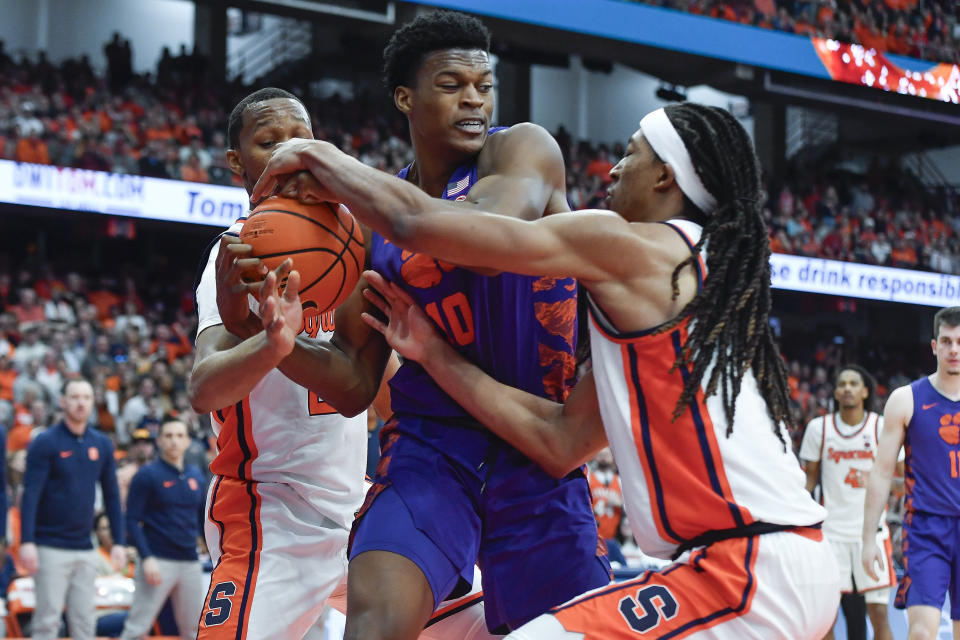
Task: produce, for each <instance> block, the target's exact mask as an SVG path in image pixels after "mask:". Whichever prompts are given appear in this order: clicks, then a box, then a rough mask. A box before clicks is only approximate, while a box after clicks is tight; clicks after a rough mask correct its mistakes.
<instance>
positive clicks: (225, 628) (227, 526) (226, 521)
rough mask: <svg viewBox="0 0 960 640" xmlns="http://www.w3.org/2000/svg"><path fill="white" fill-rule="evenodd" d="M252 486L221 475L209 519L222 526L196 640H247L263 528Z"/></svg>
mask: <svg viewBox="0 0 960 640" xmlns="http://www.w3.org/2000/svg"><path fill="white" fill-rule="evenodd" d="M260 502H261V501H260V495H259V492H258V490H257V483H256V482H244V481H242V480H238V479H236V478H230V477H224V478H221V479H220V480H219V481H218V486H217V491H216V493H215V494H214V496H213V497H211V505H210V510H209V516H210V518H211V519H213V520H214V521H215V522H217V523H218V524H219V525H221V526H222V527H223V529H222V536H221V540H220V554H221V555H220V561H219V562H218V563H217V566H216V567H215V568H214V570H213V573H212V574H211V576H210V587H209V589H208V590H207V597H206V599H205V600H204V605H203V611H202V612H201V613H200V627H199V634H198V635H197V638H198V640H245V639H246V637H247V627H248V625H249V623H250V610H251V608H252V607H253V597H254V592H255V590H256V585H257V577H258V575H259V573H260V551H261V549H262V548H263V528H262V527H261V524H260Z"/></svg>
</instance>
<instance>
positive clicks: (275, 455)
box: [197, 219, 367, 529]
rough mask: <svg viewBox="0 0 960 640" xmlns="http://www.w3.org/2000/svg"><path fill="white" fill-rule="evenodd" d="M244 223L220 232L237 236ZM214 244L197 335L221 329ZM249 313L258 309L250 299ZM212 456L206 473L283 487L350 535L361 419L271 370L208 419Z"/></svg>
mask: <svg viewBox="0 0 960 640" xmlns="http://www.w3.org/2000/svg"><path fill="white" fill-rule="evenodd" d="M242 226H243V219H241V220H239V221H237V222H236V223H235V224H234V225H233V226H231V227H230V229H228V230H227V231H226V233H227V234H232V235H237V234H238V233H239V231H240V228H241V227H242ZM218 250H219V243H216V244H214V246H213V248H212V250H211V251H210V256H209V258H208V260H207V264H206V267H205V268H204V271H203V275H202V276H201V279H200V284H199V285H198V287H197V312H198V314H199V317H200V323H199V326H198V327H197V335H200V333H201V332H202V331H203V330H204V329H207V328H209V327H212V326H215V325H218V324H222V320H221V319H220V313H219V311H218V310H217V283H216V260H217V253H218ZM250 307H251V309H253V311H254V312H256V311H257V309H258V304H257V302H256V300H255V299H254V298H253V297H252V296H251V297H250ZM332 324H333V322H332V313H330V314H326V315H324V316H314V317H312V318H308V319H305V322H304V330H303V332H302V333H301V336H303V335H310V336H311V337H315V338H317V339H320V340H326V339H329V338H330V337H331V336H332V332H333V326H332ZM211 418H212V419H213V427H214V431H215V433H216V434H217V447H218V452H217V456H216V458H215V459H214V461H213V462H212V463H211V464H210V469H211V471H213V472H214V473H217V474H219V475H225V476H230V477H235V478H240V479H241V480H252V481H257V482H282V483H286V484H289V485H290V486H291V487H293V488H294V489H295V490H296V491H297V493H298V494H299V495H300V496H301V497H302V498H303V499H304V500H306V501H307V502H309V503H310V504H312V505H313V506H314V507H315V508H316V509H317V510H318V511H319V512H320V513H322V514H323V515H325V516H326V517H328V518H330V519H331V520H333V521H334V522H336V523H337V524H339V525H341V526H343V527H345V528H347V529H349V528H350V526H351V524H352V522H353V517H354V512H355V511H356V510H357V509H358V508H359V507H360V504H361V502H362V501H363V478H364V471H365V467H366V450H367V449H366V447H367V429H366V423H367V419H366V413H365V412H364V413H361V414H360V415H358V416H355V417H353V418H346V417H344V416H342V415H340V414H339V413H336V410H335V409H333V408H332V407H331V406H330V405H328V404H327V403H325V402H323V401H322V400H321V399H320V398H318V397H317V396H316V394H314V393H312V392H310V391H309V390H308V389H306V388H305V387H302V386H300V385H299V384H297V383H295V382H293V381H292V380H290V379H289V378H287V377H286V376H285V375H284V374H283V373H281V372H280V370H279V369H273V370H272V371H270V372H269V373H268V374H267V375H266V376H264V377H263V379H262V380H260V382H259V383H257V385H256V386H255V387H254V388H253V390H252V391H251V392H250V394H249V395H248V396H247V397H246V398H244V399H243V400H242V401H240V402H238V403H237V404H236V405H234V406H232V407H225V408H223V409H221V410H219V411H215V412H214V413H212V414H211Z"/></svg>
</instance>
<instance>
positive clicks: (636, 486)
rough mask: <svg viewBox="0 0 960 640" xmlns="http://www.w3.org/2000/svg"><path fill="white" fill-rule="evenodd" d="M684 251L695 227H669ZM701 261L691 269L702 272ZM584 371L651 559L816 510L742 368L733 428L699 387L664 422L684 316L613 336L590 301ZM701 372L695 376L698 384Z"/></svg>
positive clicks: (675, 390)
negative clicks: (667, 325)
mask: <svg viewBox="0 0 960 640" xmlns="http://www.w3.org/2000/svg"><path fill="white" fill-rule="evenodd" d="M668 224H670V226H672V227H674V228H675V229H676V230H677V231H678V232H679V233H680V234H681V236H683V237H684V239H685V240H686V241H687V243H688V245H689V246H690V248H691V249H692V248H693V247H694V245H695V244H696V242H697V240H698V239H699V238H700V233H701V228H700V226H699V225H696V224H694V223H691V222H688V221H671V222H670V223H668ZM705 265H706V260H705V255H703V254H701V255H700V256H699V264H698V265H697V266H698V270H699V272H700V274H701V278H702V277H703V274H704V273H705V269H706V267H705ZM590 315H591V323H590V340H591V343H590V344H591V353H592V356H593V373H594V376H595V378H596V385H597V397H598V399H599V403H600V413H601V417H602V419H603V425H604V428H605V430H606V432H607V438H608V440H609V441H610V448H611V450H612V451H613V455H614V458H615V459H616V462H617V467H618V469H619V471H620V482H621V486H622V487H623V498H624V506H625V508H626V511H627V515H628V517H629V519H630V524H631V527H632V528H633V534H634V537H635V538H636V540H637V544H638V545H639V546H640V548H641V549H643V550H644V552H646V553H648V554H650V555H653V556H656V557H670V555H671V554H673V552H674V551H675V550H676V549H677V548H678V547H679V546H681V545H683V544H684V543H685V542H687V541H689V540H692V539H694V538H696V537H698V536H701V535H703V534H705V533H707V532H709V531H715V530H726V529H738V528H743V527H745V526H747V525H750V524H753V523H756V522H764V523H770V524H776V525H796V526H806V525H814V524H817V523H819V522H822V521H823V519H824V517H825V515H826V513H825V512H824V509H823V507H821V506H820V505H818V504H817V503H816V502H815V501H814V500H813V499H812V498H811V497H810V495H809V494H808V493H807V492H806V491H805V490H804V475H803V472H802V471H801V470H800V466H799V464H798V463H797V459H796V457H794V455H793V452H792V450H791V447H790V446H789V444H787V445H785V444H784V442H786V443H789V442H790V438H789V436H788V435H787V433H786V428H785V427H783V426H781V427H780V429H779V432H780V437H779V438H778V436H777V434H776V433H775V432H774V425H773V421H772V419H771V418H770V415H769V413H768V412H767V407H766V403H765V402H764V400H763V397H762V396H761V395H760V392H759V390H758V388H757V383H756V380H755V379H754V376H753V373H752V371H747V373H746V374H745V375H744V376H743V382H742V385H741V389H740V393H739V395H738V396H737V398H736V403H735V405H736V413H735V417H734V428H733V433H732V434H731V435H729V436H728V435H727V419H726V417H725V414H724V410H723V402H722V399H721V397H720V394H719V392H718V393H716V394H714V395H712V396H711V397H709V398H705V397H704V391H703V389H702V388H701V389H700V391H699V392H698V393H697V395H696V398H695V399H694V401H693V402H691V404H690V406H688V407H687V408H686V409H684V411H683V413H682V414H681V415H680V416H679V417H678V418H677V419H676V420H674V419H673V417H672V416H673V411H674V407H675V406H676V403H677V400H678V398H679V397H680V393H681V390H682V389H683V385H684V380H685V378H686V377H687V376H688V375H689V371H688V370H687V369H681V368H677V369H673V364H674V361H675V360H676V357H677V353H678V352H679V350H680V349H681V348H682V347H683V345H684V344H686V341H687V336H688V326H689V324H690V318H686V319H684V320H682V321H681V322H680V323H679V324H678V325H677V326H675V327H673V328H672V329H669V330H667V331H657V330H656V329H653V330H649V331H640V332H634V333H622V332H619V331H617V330H616V328H615V327H613V325H612V323H611V322H610V321H609V320H608V319H607V318H606V316H605V315H604V314H603V311H602V310H601V309H600V308H599V307H598V306H597V305H596V304H595V303H594V302H593V301H592V300H591V301H590ZM708 378H709V371H708V372H707V373H706V374H705V375H704V378H703V380H704V384H705V383H706V380H707V379H708Z"/></svg>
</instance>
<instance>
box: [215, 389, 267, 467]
mask: <svg viewBox="0 0 960 640" xmlns="http://www.w3.org/2000/svg"><path fill="white" fill-rule="evenodd" d="M210 415H211V417H212V418H213V419H214V420H215V421H216V422H217V424H219V425H220V435H218V436H217V456H216V457H215V458H214V459H213V462H211V463H210V471H211V472H213V473H215V474H217V475H221V476H226V477H228V478H239V479H240V480H250V479H252V477H253V461H254V460H256V459H257V456H258V455H259V451H258V450H257V444H256V441H255V440H254V438H253V419H252V418H251V415H250V396H246V397H244V398H243V400H241V401H240V402H238V403H237V404H235V405H233V406H231V407H227V408H224V409H219V410H217V411H214V412H213V413H211V414H210Z"/></svg>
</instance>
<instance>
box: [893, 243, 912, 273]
mask: <svg viewBox="0 0 960 640" xmlns="http://www.w3.org/2000/svg"><path fill="white" fill-rule="evenodd" d="M890 262H891V263H892V264H893V266H895V267H906V268H908V269H912V268H914V267H916V266H917V251H916V249H914V248H913V246H912V245H911V244H910V243H909V242H907V241H906V240H902V239H900V240H897V242H896V244H895V245H894V247H893V251H891V252H890Z"/></svg>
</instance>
